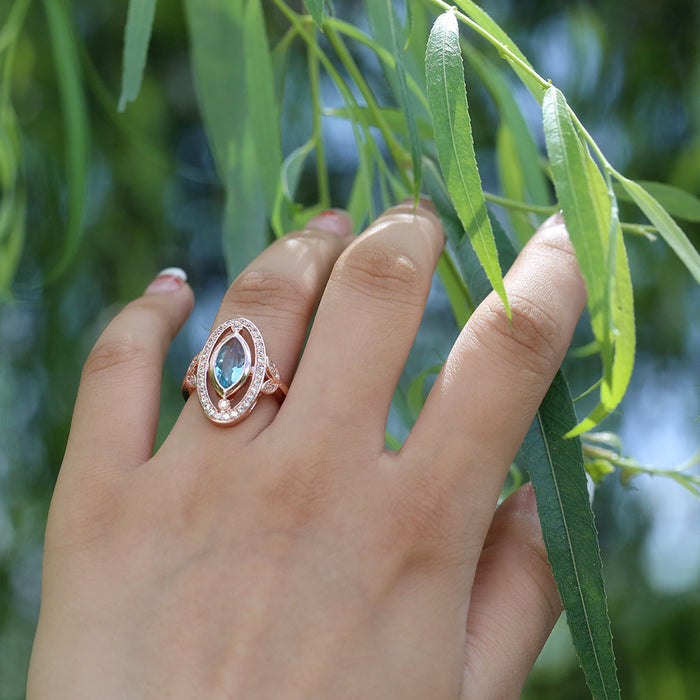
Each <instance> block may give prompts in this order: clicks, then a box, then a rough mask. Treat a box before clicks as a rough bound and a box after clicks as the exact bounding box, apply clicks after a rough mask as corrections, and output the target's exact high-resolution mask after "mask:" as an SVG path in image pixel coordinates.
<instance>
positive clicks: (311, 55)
mask: <svg viewBox="0 0 700 700" xmlns="http://www.w3.org/2000/svg"><path fill="white" fill-rule="evenodd" d="M309 33H310V34H311V35H312V36H311V37H310V39H311V41H313V43H314V45H316V43H317V34H316V25H315V24H313V25H310V27H309ZM308 66H309V86H310V90H311V120H312V127H311V134H312V138H313V140H314V143H315V150H316V179H317V182H318V198H319V200H320V203H321V205H322V206H323V208H324V209H326V208H328V207H329V206H330V203H331V195H330V183H329V181H328V165H327V163H326V154H325V150H324V146H323V133H322V131H321V90H320V84H319V71H318V55H317V54H316V53H315V52H314V51H308Z"/></svg>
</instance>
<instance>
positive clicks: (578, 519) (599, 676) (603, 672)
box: [523, 372, 620, 700]
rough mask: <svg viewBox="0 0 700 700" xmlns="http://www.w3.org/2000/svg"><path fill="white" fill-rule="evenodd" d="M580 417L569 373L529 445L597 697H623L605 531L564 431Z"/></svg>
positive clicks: (570, 613)
mask: <svg viewBox="0 0 700 700" xmlns="http://www.w3.org/2000/svg"><path fill="white" fill-rule="evenodd" d="M575 422H576V416H575V413H574V409H573V404H572V401H571V394H570V393H569V388H568V386H567V383H566V380H565V379H564V377H563V375H562V373H561V372H559V373H558V374H557V375H556V377H555V378H554V382H553V383H552V386H551V387H550V389H549V391H548V392H547V395H546V396H545V399H544V401H543V402H542V405H541V406H540V409H539V411H538V413H537V416H536V418H535V420H534V422H533V423H532V426H531V428H530V430H529V432H528V434H527V436H526V438H525V442H524V443H523V455H524V458H525V461H526V465H527V469H528V471H529V472H530V479H531V480H532V485H533V487H534V489H535V496H536V498H537V510H538V513H539V517H540V522H541V524H542V535H543V538H544V542H545V545H546V548H547V556H548V558H549V563H550V565H551V567H552V572H553V574H554V578H555V580H556V582H557V587H558V589H559V595H560V597H561V601H562V604H563V605H564V609H565V610H566V617H567V621H568V623H569V629H570V630H571V636H572V639H573V642H574V646H575V648H576V653H577V654H578V657H579V661H580V663H581V667H582V668H583V672H584V675H585V677H586V681H587V683H588V687H589V689H590V690H591V693H592V695H593V698H594V700H614V699H615V698H619V697H620V687H619V684H618V680H617V670H616V667H615V655H614V653H613V647H612V632H611V629H610V619H609V617H608V609H607V602H606V595H605V585H604V582H603V570H602V563H601V559H600V549H599V546H598V537H597V531H596V528H595V523H594V518H593V512H592V510H591V505H590V501H589V498H588V489H587V485H586V473H585V468H584V462H583V451H582V449H581V442H580V440H579V438H571V439H567V438H565V437H564V436H565V435H566V433H567V432H568V431H569V430H570V429H571V428H572V427H573V426H574V424H575Z"/></svg>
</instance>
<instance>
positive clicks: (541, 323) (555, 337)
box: [476, 295, 562, 375]
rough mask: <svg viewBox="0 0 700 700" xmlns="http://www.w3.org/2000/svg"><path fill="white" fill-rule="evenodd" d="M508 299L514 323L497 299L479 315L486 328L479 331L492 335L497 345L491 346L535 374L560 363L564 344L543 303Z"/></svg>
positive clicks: (524, 299) (519, 298)
mask: <svg viewBox="0 0 700 700" xmlns="http://www.w3.org/2000/svg"><path fill="white" fill-rule="evenodd" d="M508 300H509V302H510V307H511V313H512V319H513V323H512V326H511V323H510V321H509V320H508V316H507V314H506V310H505V308H504V307H503V305H502V303H501V301H500V299H499V300H494V302H493V303H491V304H489V306H488V307H487V308H486V310H485V313H484V314H483V316H481V315H480V317H479V318H480V324H481V325H483V326H486V328H482V329H478V328H477V329H476V330H477V334H478V335H480V336H481V337H482V338H491V339H492V340H491V341H490V344H491V345H495V346H496V347H495V348H494V347H492V349H494V350H496V351H497V352H500V354H501V355H502V356H504V357H505V358H506V359H507V360H508V361H510V362H511V363H512V364H514V365H516V366H521V367H524V368H525V369H528V370H530V371H532V372H533V373H534V374H538V375H539V374H545V373H547V372H548V371H549V370H550V369H551V368H552V366H553V365H554V364H555V363H556V362H557V360H558V355H559V352H560V348H561V345H562V343H561V340H562V338H561V330H560V328H559V326H558V324H557V323H556V321H555V320H554V319H553V318H552V316H551V315H550V314H549V313H548V312H547V310H546V309H545V308H544V307H543V306H542V305H541V304H538V303H537V302H536V301H534V300H532V299H530V298H527V297H524V296H517V295H509V296H508ZM477 323H479V321H477ZM480 330H481V331H483V332H481V333H479V331H480ZM489 331H490V332H489Z"/></svg>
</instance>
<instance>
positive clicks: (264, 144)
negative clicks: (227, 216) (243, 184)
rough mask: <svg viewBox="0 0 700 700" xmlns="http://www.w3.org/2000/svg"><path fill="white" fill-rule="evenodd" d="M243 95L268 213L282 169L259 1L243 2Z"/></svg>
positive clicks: (273, 94) (272, 204)
mask: <svg viewBox="0 0 700 700" xmlns="http://www.w3.org/2000/svg"><path fill="white" fill-rule="evenodd" d="M243 48H244V52H245V77H246V96H247V103H248V123H249V124H250V129H251V134H252V137H253V145H254V148H255V154H256V155H255V160H256V164H257V172H258V180H259V182H260V184H261V186H262V190H263V197H264V199H265V206H266V210H267V212H270V211H271V210H272V207H273V206H274V202H275V195H276V193H277V183H278V180H279V171H280V167H281V166H282V143H281V136H280V121H279V109H278V106H277V100H276V98H275V91H274V73H273V69H272V57H271V53H270V46H269V43H268V40H267V33H266V31H265V17H264V16H263V10H262V4H261V0H247V4H246V8H245V12H244V15H243Z"/></svg>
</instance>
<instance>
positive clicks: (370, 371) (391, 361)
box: [279, 200, 444, 447]
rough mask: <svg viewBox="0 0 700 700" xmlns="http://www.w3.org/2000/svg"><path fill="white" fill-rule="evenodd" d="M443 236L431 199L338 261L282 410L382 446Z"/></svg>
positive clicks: (388, 220) (383, 223)
mask: <svg viewBox="0 0 700 700" xmlns="http://www.w3.org/2000/svg"><path fill="white" fill-rule="evenodd" d="M443 244H444V234H443V231H442V226H441V224H440V221H439V219H438V218H437V217H436V216H435V215H434V214H433V213H432V211H431V210H430V205H429V203H428V201H426V200H422V201H421V205H420V206H419V207H417V208H415V209H414V208H413V204H412V202H411V203H408V202H406V203H402V204H400V205H399V206H397V207H394V208H392V209H390V210H389V211H387V212H385V213H384V214H383V215H382V216H380V217H379V218H378V219H377V220H376V221H375V222H374V223H373V224H372V225H371V226H370V227H369V228H368V229H367V230H366V231H365V232H364V234H363V235H362V236H360V237H359V238H358V239H357V240H356V241H354V242H353V244H352V245H350V246H349V247H348V249H347V250H346V251H345V252H344V253H343V254H342V255H341V256H340V258H339V259H338V262H337V263H336V265H335V267H334V269H333V273H332V274H331V277H330V280H329V282H328V285H327V287H326V290H325V292H324V295H323V299H322V300H321V304H320V306H319V309H318V313H317V315H316V320H315V321H314V324H313V327H312V329H311V334H310V336H309V341H308V344H307V347H306V350H305V351H304V354H303V357H302V359H301V362H300V364H299V369H298V370H297V374H296V377H295V380H294V385H293V386H292V387H291V389H290V392H289V396H288V397H287V400H286V401H285V403H284V406H283V407H282V410H281V411H280V415H279V419H281V420H284V417H285V415H287V416H291V417H295V419H296V420H298V417H299V415H300V414H301V415H305V416H306V417H307V419H308V421H310V422H311V423H312V424H316V425H318V423H319V421H321V422H322V424H323V425H324V426H337V427H340V428H341V429H343V430H345V429H348V428H349V429H351V430H353V431H354V430H361V431H366V432H363V434H365V435H368V437H370V439H376V442H377V444H378V445H381V447H383V446H384V430H385V423H386V417H387V413H388V410H389V404H390V403H391V398H392V396H393V393H394V390H395V388H396V384H397V382H398V379H399V375H400V374H401V371H402V369H403V366H404V364H405V362H406V358H407V356H408V352H409V350H410V349H411V345H412V343H413V340H414V338H415V335H416V331H417V330H418V325H419V323H420V320H421V317H422V315H423V309H424V307H425V302H426V299H427V297H428V292H429V291H430V282H431V279H432V275H433V271H434V270H435V265H436V264H437V260H438V258H439V256H440V252H441V251H442V247H443Z"/></svg>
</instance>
